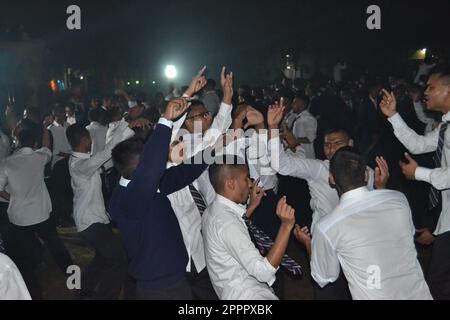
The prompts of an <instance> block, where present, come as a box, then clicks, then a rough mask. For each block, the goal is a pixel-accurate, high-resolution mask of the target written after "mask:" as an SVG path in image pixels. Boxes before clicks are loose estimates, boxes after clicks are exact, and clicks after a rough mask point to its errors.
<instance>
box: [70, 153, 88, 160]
mask: <svg viewBox="0 0 450 320" xmlns="http://www.w3.org/2000/svg"><path fill="white" fill-rule="evenodd" d="M72 155H73V156H74V157H75V158H79V159H89V158H90V157H91V154H90V153H82V152H72Z"/></svg>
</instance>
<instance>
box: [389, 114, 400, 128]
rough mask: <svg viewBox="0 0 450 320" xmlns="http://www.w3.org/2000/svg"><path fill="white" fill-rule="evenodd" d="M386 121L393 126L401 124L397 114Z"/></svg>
mask: <svg viewBox="0 0 450 320" xmlns="http://www.w3.org/2000/svg"><path fill="white" fill-rule="evenodd" d="M388 121H389V122H390V123H392V125H393V126H395V125H399V124H402V123H403V120H402V117H401V116H400V114H399V113H398V112H397V113H396V114H394V115H393V116H392V117H390V118H388Z"/></svg>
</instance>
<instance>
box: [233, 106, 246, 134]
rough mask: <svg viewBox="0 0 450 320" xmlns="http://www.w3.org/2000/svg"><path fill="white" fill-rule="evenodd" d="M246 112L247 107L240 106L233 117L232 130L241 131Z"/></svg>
mask: <svg viewBox="0 0 450 320" xmlns="http://www.w3.org/2000/svg"><path fill="white" fill-rule="evenodd" d="M247 111H248V107H247V106H244V105H241V106H239V107H238V108H237V110H236V112H235V115H234V119H233V125H232V128H233V129H234V130H237V129H242V128H243V124H242V123H243V122H244V119H245V118H246V117H247Z"/></svg>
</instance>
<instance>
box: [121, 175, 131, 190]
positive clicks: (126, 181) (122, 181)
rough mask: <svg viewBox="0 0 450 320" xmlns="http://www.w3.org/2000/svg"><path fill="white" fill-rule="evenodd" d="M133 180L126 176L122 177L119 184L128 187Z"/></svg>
mask: <svg viewBox="0 0 450 320" xmlns="http://www.w3.org/2000/svg"><path fill="white" fill-rule="evenodd" d="M130 181H131V180H128V179H125V178H124V177H120V181H119V185H121V186H122V187H124V188H126V187H127V186H128V184H129V183H130Z"/></svg>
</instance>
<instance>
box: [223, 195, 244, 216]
mask: <svg viewBox="0 0 450 320" xmlns="http://www.w3.org/2000/svg"><path fill="white" fill-rule="evenodd" d="M216 200H217V201H219V202H220V203H221V204H223V205H225V206H227V207H228V208H230V209H231V210H232V211H233V213H234V214H236V216H238V217H239V218H240V219H242V216H243V215H244V213H245V212H246V211H247V208H246V207H245V206H244V205H243V204H238V203H236V202H234V201H231V200H230V199H227V198H225V197H224V196H221V195H220V194H218V195H217V197H216Z"/></svg>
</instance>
